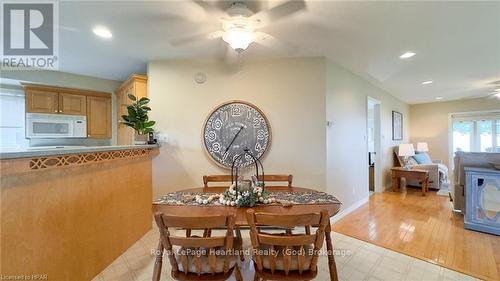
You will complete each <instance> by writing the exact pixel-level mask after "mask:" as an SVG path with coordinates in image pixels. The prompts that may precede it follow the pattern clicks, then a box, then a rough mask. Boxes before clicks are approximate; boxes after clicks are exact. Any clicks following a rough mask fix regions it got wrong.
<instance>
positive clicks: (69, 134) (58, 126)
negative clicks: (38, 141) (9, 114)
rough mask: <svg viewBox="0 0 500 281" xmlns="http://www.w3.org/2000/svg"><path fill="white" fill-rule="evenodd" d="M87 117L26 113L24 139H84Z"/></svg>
mask: <svg viewBox="0 0 500 281" xmlns="http://www.w3.org/2000/svg"><path fill="white" fill-rule="evenodd" d="M86 137H87V117H86V116H80V115H63V114H42V113H26V138H28V139H34V138H86Z"/></svg>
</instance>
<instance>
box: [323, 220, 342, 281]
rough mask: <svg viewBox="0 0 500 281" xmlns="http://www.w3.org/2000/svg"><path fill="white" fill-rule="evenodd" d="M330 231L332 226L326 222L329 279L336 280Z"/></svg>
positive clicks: (335, 266)
mask: <svg viewBox="0 0 500 281" xmlns="http://www.w3.org/2000/svg"><path fill="white" fill-rule="evenodd" d="M331 232H332V227H331V225H330V223H328V224H327V225H326V228H325V239H326V249H327V252H328V269H329V271H330V280H331V281H338V280H339V277H338V275H337V265H336V264H335V258H334V256H333V245H332V237H331Z"/></svg>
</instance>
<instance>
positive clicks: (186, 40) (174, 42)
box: [169, 30, 224, 47]
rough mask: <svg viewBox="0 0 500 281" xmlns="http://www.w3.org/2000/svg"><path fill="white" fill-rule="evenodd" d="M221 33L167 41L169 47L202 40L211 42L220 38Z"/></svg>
mask: <svg viewBox="0 0 500 281" xmlns="http://www.w3.org/2000/svg"><path fill="white" fill-rule="evenodd" d="M223 34H224V32H223V31H220V30H219V31H214V32H210V33H202V34H195V35H191V36H186V37H180V38H175V39H172V40H170V41H169V43H170V45H172V46H174V47H177V46H182V45H189V44H193V43H196V42H200V41H203V40H212V39H217V38H220V37H222V35H223Z"/></svg>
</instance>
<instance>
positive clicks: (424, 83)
mask: <svg viewBox="0 0 500 281" xmlns="http://www.w3.org/2000/svg"><path fill="white" fill-rule="evenodd" d="M428 84H432V80H427V81H424V82H422V85H428Z"/></svg>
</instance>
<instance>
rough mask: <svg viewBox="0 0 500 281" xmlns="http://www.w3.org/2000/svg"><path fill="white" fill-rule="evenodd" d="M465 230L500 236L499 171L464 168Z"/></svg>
mask: <svg viewBox="0 0 500 281" xmlns="http://www.w3.org/2000/svg"><path fill="white" fill-rule="evenodd" d="M464 170H465V206H466V212H465V221H464V225H465V228H467V229H473V230H478V231H482V232H486V233H491V234H496V235H500V171H498V170H494V169H485V168H473V167H465V168H464Z"/></svg>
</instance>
